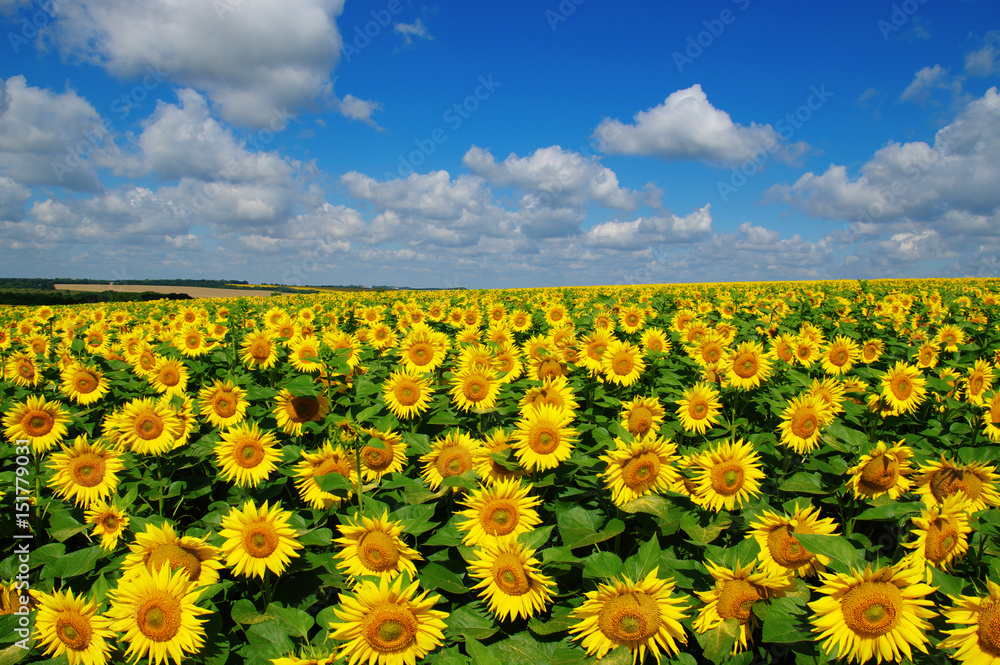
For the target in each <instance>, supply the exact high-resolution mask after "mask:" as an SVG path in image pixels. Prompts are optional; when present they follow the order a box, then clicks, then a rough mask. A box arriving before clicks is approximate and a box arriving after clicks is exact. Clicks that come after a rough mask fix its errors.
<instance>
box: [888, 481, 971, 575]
mask: <svg viewBox="0 0 1000 665" xmlns="http://www.w3.org/2000/svg"><path fill="white" fill-rule="evenodd" d="M913 526H914V527H915V528H914V529H913V533H914V534H915V535H916V536H917V539H916V541H914V542H912V543H903V547H907V548H909V549H912V550H913V553H912V554H911V555H910V556H911V557H912V559H913V560H914V561H915V562H917V563H918V565H919V566H920V567H921V568H922V567H923V566H924V565H925V564H930V565H932V566H934V567H935V568H937V569H938V570H948V569H949V568H950V567H951V565H952V564H953V563H954V562H955V561H957V560H958V559H961V558H962V557H963V556H965V553H966V551H967V550H968V549H969V534H970V533H972V529H971V528H970V527H969V500H968V499H967V498H966V497H965V495H963V494H960V493H959V494H952V495H950V496H946V497H945V498H944V500H943V501H942V502H941V504H940V505H937V506H932V507H930V508H928V509H927V510H925V511H923V512H922V513H921V514H920V517H915V518H913ZM928 581H930V580H928Z"/></svg>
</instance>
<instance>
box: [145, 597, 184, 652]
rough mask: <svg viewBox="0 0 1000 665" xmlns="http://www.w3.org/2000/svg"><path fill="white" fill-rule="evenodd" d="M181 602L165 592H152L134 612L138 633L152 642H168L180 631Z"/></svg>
mask: <svg viewBox="0 0 1000 665" xmlns="http://www.w3.org/2000/svg"><path fill="white" fill-rule="evenodd" d="M181 619H182V612H181V601H180V600H178V599H177V598H175V597H174V596H173V595H171V594H170V593H168V592H166V591H154V592H152V593H151V594H150V597H149V598H147V599H146V602H144V603H143V604H142V605H140V606H139V610H138V611H137V612H136V624H137V625H138V627H139V632H141V633H142V634H143V635H145V636H146V637H147V638H148V639H150V640H152V641H154V642H169V641H170V640H172V639H173V638H174V636H175V635H177V633H178V632H179V631H180V629H181Z"/></svg>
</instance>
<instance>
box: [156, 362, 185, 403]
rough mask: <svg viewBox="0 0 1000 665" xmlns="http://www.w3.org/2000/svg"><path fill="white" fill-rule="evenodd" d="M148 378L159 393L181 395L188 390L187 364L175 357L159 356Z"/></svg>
mask: <svg viewBox="0 0 1000 665" xmlns="http://www.w3.org/2000/svg"><path fill="white" fill-rule="evenodd" d="M146 379H147V380H148V381H149V383H150V384H151V385H152V386H153V388H155V389H156V392H158V393H163V394H164V395H181V394H183V393H184V392H185V391H186V390H187V384H188V370H187V366H186V365H185V364H184V363H183V362H182V361H180V360H176V359H174V358H166V357H163V358H158V359H157V360H156V364H155V365H153V369H152V370H151V371H150V372H149V374H148V375H147V376H146Z"/></svg>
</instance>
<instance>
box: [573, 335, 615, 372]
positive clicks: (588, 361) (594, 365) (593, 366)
mask: <svg viewBox="0 0 1000 665" xmlns="http://www.w3.org/2000/svg"><path fill="white" fill-rule="evenodd" d="M613 341H615V338H614V335H612V334H611V332H610V331H608V330H602V329H596V330H594V331H593V332H592V333H590V334H589V335H584V336H583V337H582V338H581V339H580V342H579V348H578V349H577V350H578V351H579V356H580V359H579V363H578V364H580V365H583V366H584V367H586V368H587V369H588V370H590V372H591V373H592V374H593V373H599V372H601V371H602V368H601V361H602V359H603V358H604V354H605V353H607V351H608V347H609V346H610V345H611V343H612V342H613Z"/></svg>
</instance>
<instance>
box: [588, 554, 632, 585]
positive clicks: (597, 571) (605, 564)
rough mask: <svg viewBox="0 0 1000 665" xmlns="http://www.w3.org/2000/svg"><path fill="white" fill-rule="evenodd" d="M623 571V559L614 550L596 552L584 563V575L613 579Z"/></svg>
mask: <svg viewBox="0 0 1000 665" xmlns="http://www.w3.org/2000/svg"><path fill="white" fill-rule="evenodd" d="M621 571H622V560H621V559H620V558H619V557H618V555H617V554H615V553H614V552H594V553H593V554H591V555H590V556H588V557H587V558H586V559H584V564H583V576H584V577H590V578H595V577H596V578H601V579H606V580H608V579H611V578H612V577H614V576H616V575H618V573H620V572H621Z"/></svg>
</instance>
